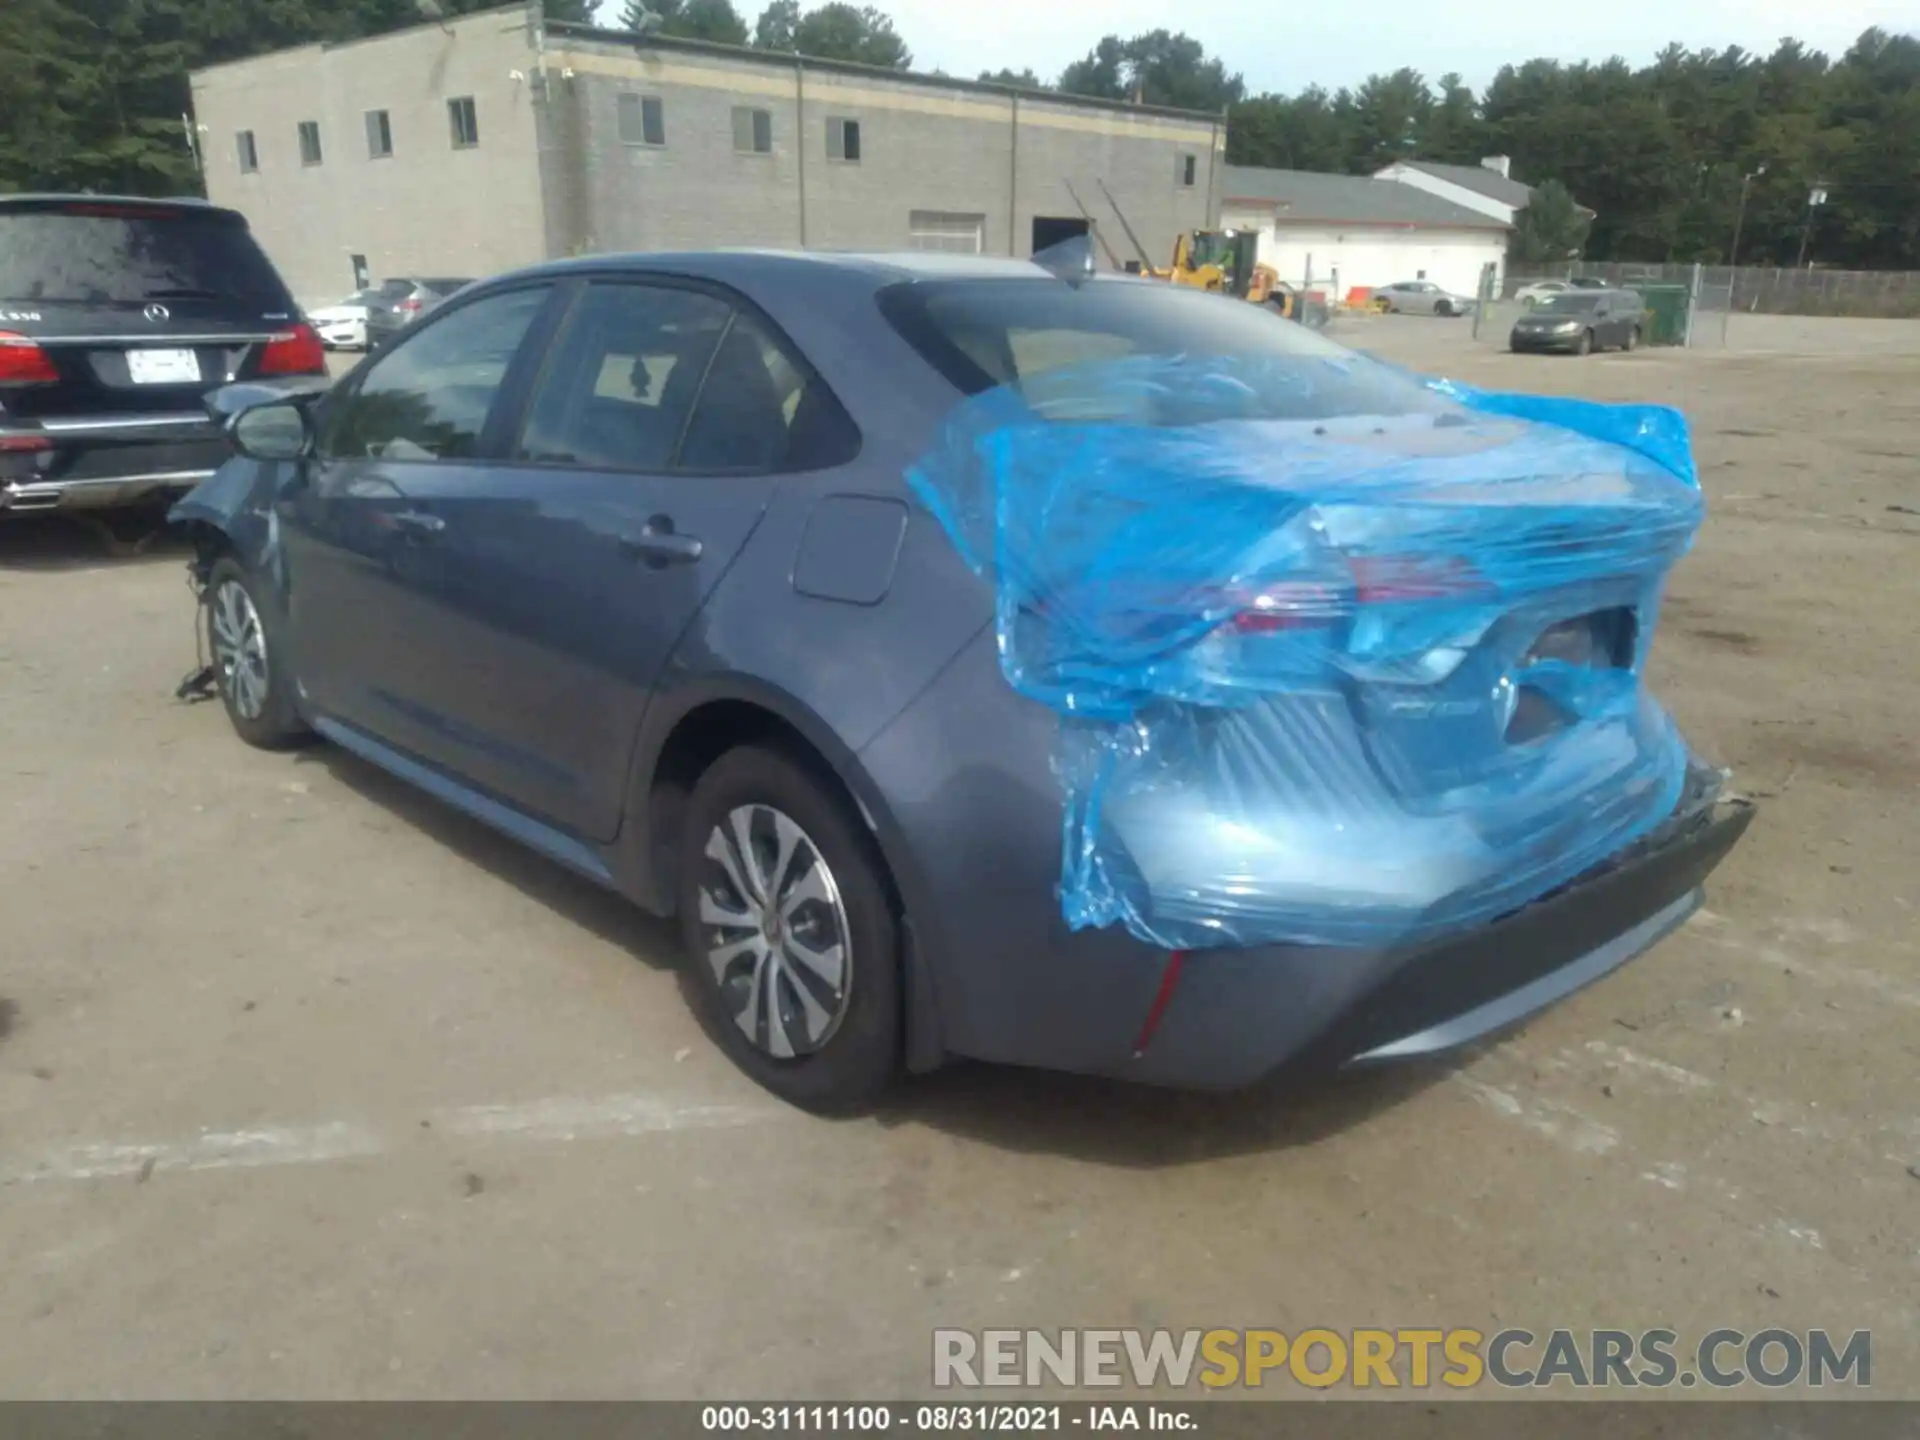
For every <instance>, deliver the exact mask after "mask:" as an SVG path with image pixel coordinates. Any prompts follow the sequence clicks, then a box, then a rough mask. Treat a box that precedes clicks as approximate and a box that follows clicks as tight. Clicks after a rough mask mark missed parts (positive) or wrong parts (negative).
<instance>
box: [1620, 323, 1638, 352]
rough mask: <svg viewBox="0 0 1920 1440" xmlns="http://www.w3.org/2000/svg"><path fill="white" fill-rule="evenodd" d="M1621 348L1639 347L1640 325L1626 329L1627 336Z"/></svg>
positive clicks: (1631, 348) (1635, 348) (1636, 348)
mask: <svg viewBox="0 0 1920 1440" xmlns="http://www.w3.org/2000/svg"><path fill="white" fill-rule="evenodd" d="M1621 348H1622V349H1624V350H1638V349H1639V348H1640V327H1639V326H1638V325H1636V326H1634V327H1633V328H1632V329H1631V330H1629V331H1627V338H1626V340H1625V342H1624V343H1623V344H1622V346H1621Z"/></svg>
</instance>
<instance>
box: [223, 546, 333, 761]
mask: <svg viewBox="0 0 1920 1440" xmlns="http://www.w3.org/2000/svg"><path fill="white" fill-rule="evenodd" d="M228 586H232V587H235V588H236V589H237V590H238V591H239V592H240V594H241V595H243V596H244V597H245V600H246V605H247V607H249V608H250V610H251V613H252V617H253V621H254V623H255V624H256V625H257V626H258V629H259V632H260V635H261V638H262V641H263V645H264V649H265V666H264V687H265V694H264V696H262V695H259V694H258V693H257V691H254V692H249V691H248V689H247V686H246V684H245V681H244V679H243V678H242V677H237V676H236V674H235V669H236V665H235V664H234V663H230V662H227V663H223V658H222V652H223V649H225V650H227V651H229V652H230V651H231V649H232V647H231V645H230V644H227V643H226V641H225V639H224V636H223V625H224V624H225V622H226V620H227V618H228V616H229V614H230V612H228V611H227V610H225V609H224V608H223V607H224V606H225V603H226V602H225V598H224V591H225V587H228ZM204 623H205V625H206V633H207V653H208V655H209V656H210V657H211V659H212V661H213V673H214V680H215V683H216V684H217V685H218V687H219V690H220V703H221V704H222V705H224V706H226V709H227V719H228V720H230V721H232V722H233V729H234V733H235V734H237V735H238V736H239V737H240V738H241V739H242V740H244V741H246V742H247V744H249V745H253V746H257V747H258V748H259V749H262V750H286V749H290V748H292V747H293V746H295V745H300V744H303V743H305V742H306V741H308V740H310V739H312V737H313V732H312V731H310V730H308V729H307V727H306V724H305V723H304V722H303V721H302V720H301V719H300V714H299V711H298V710H297V709H296V708H295V705H294V699H293V677H292V674H291V673H290V671H289V670H288V668H287V647H286V627H285V626H284V625H282V624H281V623H280V610H279V607H278V606H277V605H276V604H275V603H274V601H273V597H272V592H271V591H270V590H269V589H268V587H267V586H266V585H265V584H263V583H262V582H261V580H260V578H259V577H258V576H256V575H255V574H253V572H252V571H250V570H248V569H247V568H246V567H245V566H244V565H242V564H241V563H240V562H239V561H238V560H236V559H234V558H233V557H232V556H231V555H229V556H225V557H223V558H222V559H220V560H218V561H216V562H215V563H214V566H213V569H212V570H211V571H210V572H209V573H208V575H207V594H206V607H205V612H204ZM229 628H230V627H229ZM241 629H242V632H243V633H244V627H241ZM249 669H250V673H254V674H255V677H256V681H257V680H258V667H257V666H256V667H249Z"/></svg>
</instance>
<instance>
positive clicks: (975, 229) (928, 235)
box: [907, 210, 987, 255]
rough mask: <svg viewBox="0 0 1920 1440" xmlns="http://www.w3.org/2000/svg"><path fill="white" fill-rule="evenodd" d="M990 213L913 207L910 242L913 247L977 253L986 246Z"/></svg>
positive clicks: (910, 218)
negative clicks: (963, 212) (978, 213)
mask: <svg viewBox="0 0 1920 1440" xmlns="http://www.w3.org/2000/svg"><path fill="white" fill-rule="evenodd" d="M986 235H987V217H986V216H984V215H958V214H955V213H954V212H952V211H950V210H912V211H909V212H908V213H907V245H908V247H909V248H910V249H914V250H943V251H946V252H947V253H948V254H951V255H978V254H979V253H980V252H981V251H982V250H984V249H985V248H986Z"/></svg>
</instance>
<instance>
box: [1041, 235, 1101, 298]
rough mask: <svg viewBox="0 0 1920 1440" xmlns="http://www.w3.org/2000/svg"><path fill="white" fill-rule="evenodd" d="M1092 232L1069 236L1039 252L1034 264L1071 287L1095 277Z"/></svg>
mask: <svg viewBox="0 0 1920 1440" xmlns="http://www.w3.org/2000/svg"><path fill="white" fill-rule="evenodd" d="M1090 235H1091V232H1089V233H1088V234H1083V235H1069V236H1068V237H1067V238H1066V239H1065V240H1061V241H1059V242H1057V243H1055V244H1052V245H1049V246H1048V247H1047V248H1046V249H1044V250H1041V251H1038V252H1036V253H1035V255H1034V257H1033V263H1034V264H1036V265H1038V266H1039V267H1040V268H1041V269H1042V270H1045V271H1046V272H1047V273H1048V274H1050V275H1052V276H1053V277H1054V278H1055V279H1057V280H1065V281H1066V282H1067V283H1068V284H1069V285H1077V284H1079V283H1080V282H1081V281H1083V280H1091V279H1092V278H1093V276H1094V264H1093V241H1092V239H1091V238H1090Z"/></svg>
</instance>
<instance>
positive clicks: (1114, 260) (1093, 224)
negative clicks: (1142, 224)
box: [1060, 175, 1127, 270]
mask: <svg viewBox="0 0 1920 1440" xmlns="http://www.w3.org/2000/svg"><path fill="white" fill-rule="evenodd" d="M1060 183H1061V184H1062V185H1064V186H1066V187H1067V198H1069V199H1070V200H1072V201H1073V208H1074V209H1076V210H1078V211H1079V212H1080V218H1081V219H1082V220H1084V221H1086V222H1087V233H1088V234H1089V235H1091V236H1093V238H1094V239H1096V240H1098V241H1099V242H1100V248H1101V249H1102V250H1104V251H1106V252H1107V263H1108V264H1109V265H1111V266H1113V268H1114V269H1116V270H1124V269H1126V268H1127V267H1126V265H1125V264H1124V263H1123V262H1122V261H1121V259H1120V257H1119V256H1118V255H1116V254H1114V252H1113V246H1111V245H1109V244H1108V243H1107V237H1106V236H1105V235H1102V234H1101V233H1100V222H1099V221H1098V220H1095V219H1094V218H1093V212H1092V211H1091V210H1089V209H1087V207H1086V206H1085V205H1083V204H1082V203H1081V202H1080V192H1079V191H1077V190H1075V189H1074V188H1073V182H1072V181H1071V180H1069V179H1067V177H1066V176H1064V175H1062V176H1061V177H1060Z"/></svg>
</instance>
